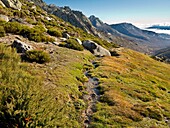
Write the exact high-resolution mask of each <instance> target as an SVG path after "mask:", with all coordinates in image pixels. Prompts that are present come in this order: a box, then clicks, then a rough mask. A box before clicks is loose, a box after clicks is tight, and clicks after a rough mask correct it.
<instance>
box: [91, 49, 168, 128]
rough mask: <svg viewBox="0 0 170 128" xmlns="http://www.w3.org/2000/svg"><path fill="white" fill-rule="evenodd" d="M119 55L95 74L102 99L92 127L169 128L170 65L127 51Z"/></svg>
mask: <svg viewBox="0 0 170 128" xmlns="http://www.w3.org/2000/svg"><path fill="white" fill-rule="evenodd" d="M118 53H119V54H120V56H119V57H106V58H103V59H101V61H100V64H99V65H100V66H99V67H97V68H96V69H95V70H94V71H92V75H94V76H96V77H98V78H99V79H100V86H99V90H100V93H101V98H100V102H98V104H97V105H96V112H95V113H94V114H93V123H92V126H91V127H96V128H100V127H101V128H106V127H108V128H110V127H113V128H114V127H115V128H118V127H120V128H121V127H135V128H153V127H154V128H168V127H169V126H170V122H169V121H168V120H169V119H170V108H169V105H170V76H169V74H170V67H169V65H168V64H164V63H161V62H157V61H155V60H153V59H151V58H150V57H149V56H146V55H144V54H141V53H137V52H134V51H132V50H128V49H119V50H118Z"/></svg>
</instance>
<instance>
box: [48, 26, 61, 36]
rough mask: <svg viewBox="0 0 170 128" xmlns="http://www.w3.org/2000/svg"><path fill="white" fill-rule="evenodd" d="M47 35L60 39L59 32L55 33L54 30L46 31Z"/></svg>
mask: <svg viewBox="0 0 170 128" xmlns="http://www.w3.org/2000/svg"><path fill="white" fill-rule="evenodd" d="M47 33H48V34H50V35H51V36H56V37H62V34H61V32H59V31H57V30H56V29H53V28H51V29H48V31H47Z"/></svg>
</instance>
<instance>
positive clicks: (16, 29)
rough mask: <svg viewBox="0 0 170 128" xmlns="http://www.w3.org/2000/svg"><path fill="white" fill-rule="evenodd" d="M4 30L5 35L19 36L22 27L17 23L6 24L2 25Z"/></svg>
mask: <svg viewBox="0 0 170 128" xmlns="http://www.w3.org/2000/svg"><path fill="white" fill-rule="evenodd" d="M4 29H5V31H6V33H14V34H20V33H21V31H22V29H23V25H21V24H20V23H18V22H7V23H6V24H4Z"/></svg>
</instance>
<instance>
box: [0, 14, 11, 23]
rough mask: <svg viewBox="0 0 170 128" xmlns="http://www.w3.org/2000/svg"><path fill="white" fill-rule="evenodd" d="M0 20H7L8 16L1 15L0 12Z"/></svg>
mask: <svg viewBox="0 0 170 128" xmlns="http://www.w3.org/2000/svg"><path fill="white" fill-rule="evenodd" d="M0 20H4V21H6V22H8V21H9V18H8V16H6V15H1V14H0Z"/></svg>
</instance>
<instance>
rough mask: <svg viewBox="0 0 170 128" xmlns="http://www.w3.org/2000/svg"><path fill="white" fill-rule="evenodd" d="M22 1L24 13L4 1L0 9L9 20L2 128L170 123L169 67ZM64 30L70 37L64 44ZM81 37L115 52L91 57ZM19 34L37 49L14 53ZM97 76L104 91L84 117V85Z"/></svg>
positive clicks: (1, 59)
mask: <svg viewBox="0 0 170 128" xmlns="http://www.w3.org/2000/svg"><path fill="white" fill-rule="evenodd" d="M20 1H21V2H22V4H23V5H22V9H21V10H20V11H18V10H14V9H11V8H4V7H2V6H1V5H0V14H3V15H6V16H8V17H9V18H10V19H11V20H12V21H9V22H6V21H3V20H2V19H0V40H1V41H0V127H2V128H54V127H57V128H83V127H85V122H87V123H86V124H87V125H88V126H89V127H92V128H119V127H120V128H124V127H125V128H169V126H170V107H169V106H170V67H169V65H168V64H165V63H161V62H158V61H155V60H154V59H152V58H150V57H149V56H147V55H144V54H141V53H138V52H135V51H132V50H129V49H125V48H118V47H117V46H116V45H115V44H114V43H109V42H107V41H105V40H102V39H100V38H98V37H95V36H93V35H91V34H88V33H86V32H84V31H83V30H81V29H80V28H76V27H74V26H72V25H71V24H69V23H67V22H64V21H63V20H61V19H60V18H58V17H56V16H54V15H51V14H47V12H45V11H43V10H42V9H41V8H40V7H38V6H35V5H34V3H31V2H28V1H25V0H20ZM63 33H67V34H69V35H70V38H69V39H67V40H66V41H63V40H62V38H63V37H64V36H63ZM76 38H78V39H80V40H81V41H83V40H93V41H95V42H96V43H97V44H99V45H101V46H103V47H104V48H106V49H109V50H112V52H111V54H112V57H111V56H110V57H107V56H105V57H96V56H94V55H93V54H91V53H90V52H89V51H87V50H85V49H84V47H83V46H82V45H81V44H80V43H78V42H75V39H76ZM14 39H18V40H21V41H23V42H25V43H26V44H29V45H31V46H33V47H34V49H33V50H30V51H27V52H26V53H17V50H16V49H13V48H11V43H12V42H13V41H14ZM117 41H118V42H119V41H120V42H119V43H120V44H121V42H123V43H126V42H124V40H121V39H118V40H117ZM55 42H57V43H59V46H57V43H56V44H55ZM60 46H62V47H60ZM115 47H117V48H115ZM113 48H115V49H113ZM23 55H24V56H23ZM92 78H95V80H93V81H97V89H96V90H97V91H99V92H100V93H99V95H98V94H97V95H98V97H99V99H97V103H93V104H95V105H94V108H92V109H94V110H92V109H91V108H90V110H92V114H86V116H89V115H90V117H89V120H86V118H85V117H84V115H83V114H84V113H85V112H86V111H87V109H88V108H89V103H88V102H89V101H88V100H89V99H86V100H85V98H84V96H87V97H88V98H93V97H94V95H92V96H91V94H90V93H89V90H88V89H89V88H90V89H91V90H94V89H93V88H91V87H87V86H88V82H89V83H90V79H92ZM98 80H99V81H98ZM87 81H88V82H87ZM98 82H99V84H98ZM93 84H94V83H93ZM86 85H87V86H86ZM91 90H90V91H91ZM89 95H90V96H89ZM91 115H92V116H91Z"/></svg>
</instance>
